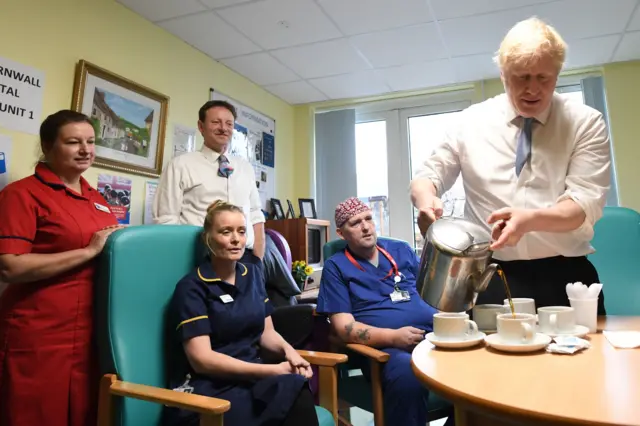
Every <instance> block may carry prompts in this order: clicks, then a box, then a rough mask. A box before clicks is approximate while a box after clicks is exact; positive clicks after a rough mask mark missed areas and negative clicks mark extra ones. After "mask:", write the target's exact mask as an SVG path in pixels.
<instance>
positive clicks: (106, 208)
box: [93, 203, 111, 213]
mask: <svg viewBox="0 0 640 426" xmlns="http://www.w3.org/2000/svg"><path fill="white" fill-rule="evenodd" d="M93 204H94V205H95V206H96V210H100V211H101V212H105V213H111V210H109V207H107V206H103V205H102V204H98V203H93Z"/></svg>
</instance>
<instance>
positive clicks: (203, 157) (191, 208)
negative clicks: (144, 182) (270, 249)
mask: <svg viewBox="0 0 640 426" xmlns="http://www.w3.org/2000/svg"><path fill="white" fill-rule="evenodd" d="M225 155H226V157H227V159H228V160H229V164H230V165H231V166H232V167H233V169H234V170H233V173H232V174H231V176H229V178H228V179H227V178H224V177H221V176H218V168H219V162H218V157H220V154H219V153H217V152H215V151H213V150H212V149H210V148H207V147H206V146H204V145H203V146H202V149H201V150H200V151H196V152H189V153H186V154H182V155H180V156H178V157H175V158H174V159H172V160H171V162H170V163H169V164H168V165H167V167H166V169H165V170H164V172H163V173H162V176H160V183H159V184H158V189H157V191H156V198H155V200H154V202H153V222H154V223H161V224H188V225H196V226H202V225H203V224H204V218H205V216H206V214H207V207H209V205H211V203H213V202H214V201H216V200H223V201H226V202H228V203H231V204H235V205H236V206H238V207H241V208H242V209H243V210H244V213H245V217H246V218H247V222H248V223H247V234H246V235H247V248H253V242H254V239H255V238H254V233H253V225H255V224H257V223H263V222H264V221H265V219H264V214H263V213H262V211H261V203H260V196H259V194H258V188H257V186H256V177H255V172H254V170H253V167H252V166H251V164H250V163H249V162H248V161H247V160H245V159H243V158H241V157H237V156H235V155H227V154H225Z"/></svg>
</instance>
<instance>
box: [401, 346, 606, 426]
mask: <svg viewBox="0 0 640 426" xmlns="http://www.w3.org/2000/svg"><path fill="white" fill-rule="evenodd" d="M411 369H412V370H413V374H415V376H416V377H417V378H418V380H419V381H420V382H421V383H422V384H423V386H425V387H427V388H428V389H429V390H430V391H432V392H435V393H436V394H438V395H439V396H440V397H442V398H444V399H446V400H448V401H449V402H451V403H452V404H453V405H454V406H456V407H457V408H463V409H470V411H476V412H480V413H482V414H487V415H491V416H494V417H508V418H510V419H512V420H519V421H525V422H534V423H533V424H540V423H539V422H541V421H543V422H545V423H544V424H545V425H549V426H552V425H554V424H561V425H584V426H610V425H609V424H608V423H600V422H594V421H591V420H584V419H572V418H570V417H561V416H557V415H550V414H545V413H540V412H538V411H531V410H524V409H519V408H515V407H512V406H509V405H504V404H500V403H498V402H495V401H491V400H488V399H483V398H480V397H477V396H475V395H470V394H466V393H463V392H460V391H458V390H456V389H453V388H451V387H449V386H444V385H442V384H441V383H439V382H437V381H436V380H433V379H431V378H430V377H429V376H427V375H426V374H425V373H423V372H422V371H421V370H420V369H419V368H418V367H417V366H416V365H415V363H414V362H413V356H412V357H411ZM549 422H552V423H549Z"/></svg>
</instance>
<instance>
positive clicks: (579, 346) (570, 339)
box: [547, 336, 591, 355]
mask: <svg viewBox="0 0 640 426" xmlns="http://www.w3.org/2000/svg"><path fill="white" fill-rule="evenodd" d="M553 340H554V342H555V343H551V344H550V345H548V346H547V352H550V353H557V354H569V355H571V354H574V353H576V352H578V351H581V350H583V349H588V348H590V347H591V343H589V341H588V340H584V339H581V338H579V337H575V336H556V337H554V338H553Z"/></svg>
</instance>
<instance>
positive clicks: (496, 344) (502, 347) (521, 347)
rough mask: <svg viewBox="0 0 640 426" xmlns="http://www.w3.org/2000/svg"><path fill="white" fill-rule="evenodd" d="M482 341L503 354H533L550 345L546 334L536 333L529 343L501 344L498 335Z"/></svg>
mask: <svg viewBox="0 0 640 426" xmlns="http://www.w3.org/2000/svg"><path fill="white" fill-rule="evenodd" d="M484 341H485V342H486V343H487V345H489V346H491V347H493V348H495V349H497V350H499V351H505V352H533V351H539V350H540V349H544V348H545V347H546V346H547V345H548V344H549V343H551V337H549V336H547V335H546V334H542V333H536V335H535V337H534V338H533V342H531V343H512V342H509V343H507V342H503V341H502V339H501V338H500V335H499V334H491V335H489V336H487V337H486V338H485V339H484Z"/></svg>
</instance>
